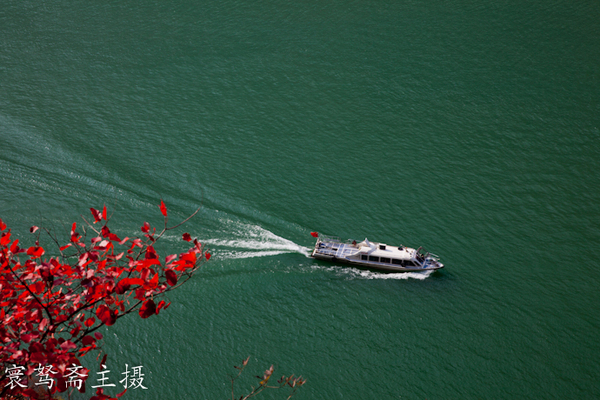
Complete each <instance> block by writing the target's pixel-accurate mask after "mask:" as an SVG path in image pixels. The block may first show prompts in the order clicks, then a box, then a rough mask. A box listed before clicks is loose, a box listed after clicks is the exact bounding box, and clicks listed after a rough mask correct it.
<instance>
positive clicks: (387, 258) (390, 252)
mask: <svg viewBox="0 0 600 400" xmlns="http://www.w3.org/2000/svg"><path fill="white" fill-rule="evenodd" d="M311 234H312V235H313V237H316V238H317V243H316V244H315V249H314V250H313V252H312V254H311V257H313V258H316V259H319V260H325V261H331V262H340V263H346V264H350V265H354V266H358V267H366V268H369V269H375V270H380V271H386V272H411V271H413V272H414V271H430V270H436V269H440V268H444V264H442V263H441V262H440V261H439V259H440V258H439V257H438V256H436V255H435V254H432V253H429V252H427V251H425V249H423V248H422V247H419V248H418V249H414V248H411V247H406V246H402V245H400V246H388V245H387V244H383V243H377V242H370V241H369V240H368V239H365V240H363V241H362V242H360V243H357V242H356V240H352V239H349V240H348V241H347V242H345V243H344V242H342V241H341V240H340V238H338V237H336V236H325V235H321V234H319V233H316V232H312V233H311Z"/></svg>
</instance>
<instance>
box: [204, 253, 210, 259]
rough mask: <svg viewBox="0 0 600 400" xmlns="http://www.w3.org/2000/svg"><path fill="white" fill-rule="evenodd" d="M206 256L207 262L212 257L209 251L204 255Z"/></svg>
mask: <svg viewBox="0 0 600 400" xmlns="http://www.w3.org/2000/svg"><path fill="white" fill-rule="evenodd" d="M204 256H205V257H206V261H208V260H210V257H211V255H210V253H209V252H208V251H207V252H206V253H204Z"/></svg>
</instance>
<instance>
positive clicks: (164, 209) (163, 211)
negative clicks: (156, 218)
mask: <svg viewBox="0 0 600 400" xmlns="http://www.w3.org/2000/svg"><path fill="white" fill-rule="evenodd" d="M160 212H161V213H162V215H164V216H165V217H166V216H167V206H165V203H164V202H163V201H162V199H160Z"/></svg>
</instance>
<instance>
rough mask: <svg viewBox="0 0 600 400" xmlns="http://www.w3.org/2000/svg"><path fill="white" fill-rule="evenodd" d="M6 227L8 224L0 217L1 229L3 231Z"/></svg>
mask: <svg viewBox="0 0 600 400" xmlns="http://www.w3.org/2000/svg"><path fill="white" fill-rule="evenodd" d="M5 229H6V224H5V223H4V221H2V218H0V231H3V230H5Z"/></svg>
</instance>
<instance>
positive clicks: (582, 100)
mask: <svg viewBox="0 0 600 400" xmlns="http://www.w3.org/2000/svg"><path fill="white" fill-rule="evenodd" d="M598 21H600V3H598V2H597V1H587V0H583V1H578V2H568V1H554V2H547V1H540V0H531V1H507V2H500V3H499V2H494V1H488V0H483V1H480V2H471V1H454V2H449V1H440V0H433V1H427V2H426V1H418V0H400V1H382V0H371V1H362V0H352V1H337V0H334V1H329V2H324V1H314V0H308V1H301V2H291V1H282V0H273V1H271V0H259V1H256V2H244V1H232V0H224V1H219V2H211V1H202V0H201V1H187V0H181V1H162V2H157V1H152V2H133V1H105V2H76V1H61V2H47V1H28V0H20V1H13V0H4V1H3V2H2V5H1V6H0V218H2V219H3V220H4V221H5V222H6V223H7V224H8V225H9V226H10V227H11V228H12V229H13V234H15V235H17V237H19V238H20V239H21V241H25V242H27V241H33V239H32V237H31V235H29V233H28V229H29V227H30V226H31V225H43V226H48V227H52V228H53V229H55V230H56V231H64V230H68V229H69V228H68V226H70V223H71V222H73V221H81V219H80V215H84V216H85V217H86V218H87V216H89V207H95V208H100V207H102V205H103V204H106V205H107V206H108V208H109V210H111V212H114V214H113V217H112V221H111V226H112V229H113V231H116V232H117V233H119V234H121V235H123V236H133V235H136V234H140V233H141V232H140V231H139V227H140V226H141V225H142V224H143V222H144V221H148V222H150V223H152V224H155V225H158V226H160V225H161V224H162V216H161V214H160V211H159V208H158V204H159V202H160V199H161V198H162V199H163V200H164V201H165V203H166V204H167V207H168V208H169V218H170V221H173V223H175V222H178V221H180V220H182V219H184V218H185V217H186V216H187V215H189V214H191V213H192V212H193V211H194V210H195V209H196V208H198V207H201V210H200V212H199V213H198V215H197V216H196V217H194V218H193V219H192V220H191V221H189V222H188V223H187V224H186V225H185V226H184V227H183V228H182V229H181V230H179V231H177V232H173V233H172V234H170V235H168V236H167V237H166V238H165V239H164V241H163V242H162V246H163V247H162V248H161V251H163V254H164V253H165V252H168V251H172V252H177V251H180V250H181V241H180V237H181V236H180V235H181V233H182V232H183V231H188V232H190V233H191V234H192V235H193V236H195V237H198V238H199V239H200V241H201V242H203V243H205V244H206V245H208V246H209V247H210V248H211V252H212V253H213V257H212V258H211V260H210V261H209V262H208V263H206V264H205V265H204V267H203V268H202V270H201V271H200V272H199V273H198V274H197V275H196V276H195V277H194V278H193V280H192V281H190V282H188V283H187V284H186V285H185V286H183V287H182V288H180V290H178V291H176V292H173V293H171V294H170V295H169V300H170V301H171V302H172V304H171V306H170V308H169V309H167V310H166V311H163V312H161V313H160V315H159V316H154V317H152V318H149V319H147V320H141V319H139V318H137V317H135V316H131V318H128V319H127V318H124V319H122V320H119V323H118V324H116V325H115V326H113V327H110V328H107V329H104V330H103V333H104V335H105V339H104V343H103V346H104V349H105V350H106V352H107V353H108V354H109V358H108V361H107V363H108V368H109V369H110V370H111V374H112V375H110V376H111V380H113V381H115V383H117V387H116V389H118V390H114V391H113V392H111V390H110V389H109V390H108V392H109V393H112V394H116V393H118V392H120V391H121V389H120V388H119V384H118V382H117V381H118V380H119V379H121V376H122V375H121V373H122V372H123V371H125V368H126V366H125V364H127V365H128V367H129V368H131V367H132V366H140V365H141V366H143V370H142V371H143V373H144V374H145V375H144V381H143V385H144V386H145V387H147V389H145V390H144V389H142V388H138V389H135V390H129V391H128V393H127V394H126V395H125V396H124V397H123V399H165V398H171V399H228V398H231V388H230V375H233V374H234V372H236V370H235V369H234V368H233V366H234V365H239V364H240V363H241V361H242V360H244V359H245V358H246V357H248V356H250V361H249V365H248V368H247V371H246V372H245V373H244V375H243V378H242V380H241V381H239V386H236V394H238V396H239V395H240V394H242V393H243V392H244V390H245V391H246V392H247V391H248V390H249V388H250V385H252V384H256V382H257V380H256V379H255V378H254V375H259V374H260V375H262V372H263V371H264V369H266V368H268V367H269V366H270V365H271V364H274V366H275V374H274V375H275V376H276V377H279V376H280V375H282V374H292V373H293V374H296V375H302V376H303V377H305V378H306V379H307V383H306V385H305V386H304V387H303V388H301V390H300V391H299V392H298V394H297V397H296V398H297V399H299V400H301V399H344V400H347V399H357V400H361V399H399V398H402V399H458V398H461V399H482V398H489V399H515V398H539V399H541V398H544V399H565V398H581V399H593V398H599V397H600V364H599V362H598V359H599V358H600V341H599V340H598V338H599V337H600V320H599V318H598V308H599V306H600V291H599V290H598V287H599V284H600V255H599V254H600V172H599V171H600V24H599V23H598ZM311 231H318V232H321V233H324V234H329V235H336V236H340V237H342V238H343V239H348V238H352V239H357V240H362V239H364V238H365V237H368V238H369V239H370V240H374V241H379V242H383V243H387V244H390V245H399V244H404V245H407V246H411V247H418V246H424V247H426V248H427V249H428V250H430V251H432V252H433V253H436V254H438V255H439V256H440V257H441V261H442V262H443V263H444V264H445V265H446V267H445V268H444V269H443V270H440V271H438V272H435V273H429V274H423V273H407V274H381V273H377V272H369V271H364V270H358V269H354V268H348V267H344V266H342V265H335V264H328V263H324V262H319V261H315V260H313V259H311V258H309V257H308V254H309V252H310V248H311V246H313V245H314V239H313V238H312V237H311V236H310V232H311ZM594 310H596V311H594ZM86 362H88V363H89V364H90V365H89V366H88V367H89V368H96V367H95V366H96V364H97V361H96V360H95V358H93V357H92V358H90V359H89V360H88V361H86ZM90 379H92V378H90ZM91 383H94V382H93V380H92V382H91ZM88 393H89V392H88ZM262 396H263V397H262V398H265V399H281V398H285V397H286V396H285V395H284V394H283V393H281V392H277V391H271V393H264V395H262ZM75 398H77V396H76V397H75ZM81 398H84V397H81ZM88 398H89V395H88Z"/></svg>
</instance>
